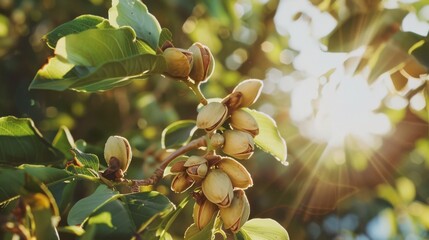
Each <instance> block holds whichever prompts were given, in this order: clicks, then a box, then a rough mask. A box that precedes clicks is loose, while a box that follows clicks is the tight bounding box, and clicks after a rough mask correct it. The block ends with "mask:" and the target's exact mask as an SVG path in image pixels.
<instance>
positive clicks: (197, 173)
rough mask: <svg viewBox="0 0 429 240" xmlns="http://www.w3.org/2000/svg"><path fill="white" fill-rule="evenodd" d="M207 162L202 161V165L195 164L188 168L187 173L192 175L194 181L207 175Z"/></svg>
mask: <svg viewBox="0 0 429 240" xmlns="http://www.w3.org/2000/svg"><path fill="white" fill-rule="evenodd" d="M208 169H209V168H208V166H207V163H202V164H200V165H195V166H192V167H188V168H187V169H186V173H187V174H188V175H189V177H191V178H192V179H193V180H194V181H200V180H202V179H203V178H204V177H205V176H206V175H207V171H208Z"/></svg>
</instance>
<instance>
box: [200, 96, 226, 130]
mask: <svg viewBox="0 0 429 240" xmlns="http://www.w3.org/2000/svg"><path fill="white" fill-rule="evenodd" d="M227 116H228V108H227V107H226V106H225V105H224V104H222V103H219V102H211V103H209V104H207V105H206V106H204V107H203V108H202V109H201V111H200V112H199V113H198V116H197V127H198V128H201V129H205V130H206V131H207V132H211V131H213V130H215V129H216V128H218V127H219V126H221V125H222V124H223V123H224V122H225V120H226V118H227Z"/></svg>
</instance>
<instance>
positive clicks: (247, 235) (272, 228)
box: [236, 218, 289, 240]
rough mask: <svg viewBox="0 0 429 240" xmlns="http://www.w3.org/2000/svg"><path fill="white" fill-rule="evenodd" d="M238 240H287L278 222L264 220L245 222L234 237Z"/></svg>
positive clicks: (285, 232) (286, 235) (287, 237)
mask: <svg viewBox="0 0 429 240" xmlns="http://www.w3.org/2000/svg"><path fill="white" fill-rule="evenodd" d="M236 239H239V240H273V239H279V240H280V239H281V240H289V235H288V233H287V231H286V229H284V228H283V226H282V225H280V224H279V223H278V222H276V221H274V220H272V219H269V218H266V219H263V218H254V219H251V220H249V221H247V222H246V223H245V224H244V225H243V227H241V229H240V231H239V233H238V234H237V235H236Z"/></svg>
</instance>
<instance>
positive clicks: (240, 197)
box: [220, 189, 250, 233]
mask: <svg viewBox="0 0 429 240" xmlns="http://www.w3.org/2000/svg"><path fill="white" fill-rule="evenodd" d="M249 215H250V205H249V201H248V200H247V197H246V194H245V193H244V191H243V190H241V189H238V190H236V191H234V197H233V199H232V203H231V205H230V206H229V207H228V208H221V209H220V217H221V219H222V221H223V224H224V227H225V229H230V230H231V231H232V232H233V233H237V232H238V231H239V230H240V228H241V227H242V226H243V225H244V223H246V221H247V220H248V219H249Z"/></svg>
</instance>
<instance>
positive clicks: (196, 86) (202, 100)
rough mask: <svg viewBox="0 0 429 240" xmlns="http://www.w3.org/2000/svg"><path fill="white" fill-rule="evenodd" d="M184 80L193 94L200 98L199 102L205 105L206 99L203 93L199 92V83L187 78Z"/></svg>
mask: <svg viewBox="0 0 429 240" xmlns="http://www.w3.org/2000/svg"><path fill="white" fill-rule="evenodd" d="M184 82H185V83H186V85H187V86H188V87H189V88H190V89H191V90H192V92H194V94H195V95H196V96H197V97H198V99H199V100H200V103H201V104H203V105H207V99H206V98H205V97H204V95H203V93H202V92H201V89H200V85H199V84H195V83H193V82H192V81H190V80H189V79H187V80H184Z"/></svg>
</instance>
